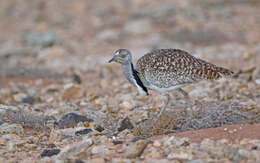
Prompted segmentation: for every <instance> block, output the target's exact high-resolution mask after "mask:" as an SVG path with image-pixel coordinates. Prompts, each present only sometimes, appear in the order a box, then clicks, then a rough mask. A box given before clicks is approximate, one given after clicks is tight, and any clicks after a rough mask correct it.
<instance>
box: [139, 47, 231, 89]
mask: <svg viewBox="0 0 260 163" xmlns="http://www.w3.org/2000/svg"><path fill="white" fill-rule="evenodd" d="M136 69H137V71H138V74H139V76H140V79H141V80H142V82H143V83H144V85H145V86H146V87H148V88H151V89H152V87H153V86H155V87H158V88H170V87H174V86H178V85H185V84H190V83H195V82H198V81H200V80H215V79H219V78H221V77H222V76H230V75H231V74H232V72H231V71H230V70H228V69H225V68H222V67H218V66H216V65H214V64H211V63H208V62H206V61H204V60H201V59H198V58H195V57H194V56H192V55H190V54H189V53H188V52H186V51H183V50H179V49H158V50H154V51H152V52H150V53H147V54H145V55H144V56H142V57H141V58H140V59H139V60H138V61H137V64H136Z"/></svg>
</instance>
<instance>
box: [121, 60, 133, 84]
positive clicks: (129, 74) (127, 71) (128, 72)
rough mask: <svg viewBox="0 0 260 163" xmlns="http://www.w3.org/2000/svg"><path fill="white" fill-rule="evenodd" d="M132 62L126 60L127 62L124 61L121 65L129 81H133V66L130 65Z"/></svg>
mask: <svg viewBox="0 0 260 163" xmlns="http://www.w3.org/2000/svg"><path fill="white" fill-rule="evenodd" d="M132 65H133V63H132V61H128V62H127V63H124V64H123V65H122V66H123V72H124V74H125V77H126V78H127V79H128V80H129V81H130V82H131V83H133V78H134V77H133V71H134V70H133V69H134V67H133V66H132Z"/></svg>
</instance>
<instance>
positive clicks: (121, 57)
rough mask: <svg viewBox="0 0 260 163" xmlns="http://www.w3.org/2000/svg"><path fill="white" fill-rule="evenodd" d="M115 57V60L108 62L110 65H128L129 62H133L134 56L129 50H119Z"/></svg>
mask: <svg viewBox="0 0 260 163" xmlns="http://www.w3.org/2000/svg"><path fill="white" fill-rule="evenodd" d="M113 55H114V56H113V58H112V59H110V60H109V61H108V62H109V63H111V62H118V63H121V64H127V63H128V62H132V54H131V52H130V51H129V50H127V49H118V50H117V51H115V52H114V54H113Z"/></svg>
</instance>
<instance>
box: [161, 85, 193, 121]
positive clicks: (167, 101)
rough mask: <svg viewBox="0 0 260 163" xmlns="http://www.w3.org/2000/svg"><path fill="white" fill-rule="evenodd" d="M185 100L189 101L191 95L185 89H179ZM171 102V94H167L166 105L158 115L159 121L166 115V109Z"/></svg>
mask: <svg viewBox="0 0 260 163" xmlns="http://www.w3.org/2000/svg"><path fill="white" fill-rule="evenodd" d="M177 90H178V91H179V92H180V93H181V94H182V95H183V96H184V97H185V98H187V99H189V94H188V93H187V92H185V91H184V90H183V89H181V88H178V89H177ZM170 101H171V96H170V94H169V93H165V101H164V105H163V107H162V109H161V110H160V113H159V114H158V119H160V117H161V116H162V114H163V113H164V111H165V109H166V107H167V106H168V104H169V102H170Z"/></svg>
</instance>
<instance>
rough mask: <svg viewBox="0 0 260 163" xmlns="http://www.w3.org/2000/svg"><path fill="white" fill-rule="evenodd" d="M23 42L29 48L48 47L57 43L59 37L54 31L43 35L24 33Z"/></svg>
mask: <svg viewBox="0 0 260 163" xmlns="http://www.w3.org/2000/svg"><path fill="white" fill-rule="evenodd" d="M23 39H24V41H25V42H26V43H27V44H28V45H30V46H41V47H49V46H53V45H54V44H55V43H58V42H59V37H58V35H57V33H56V32H55V31H48V32H45V33H42V34H40V33H35V32H26V33H24V35H23Z"/></svg>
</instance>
